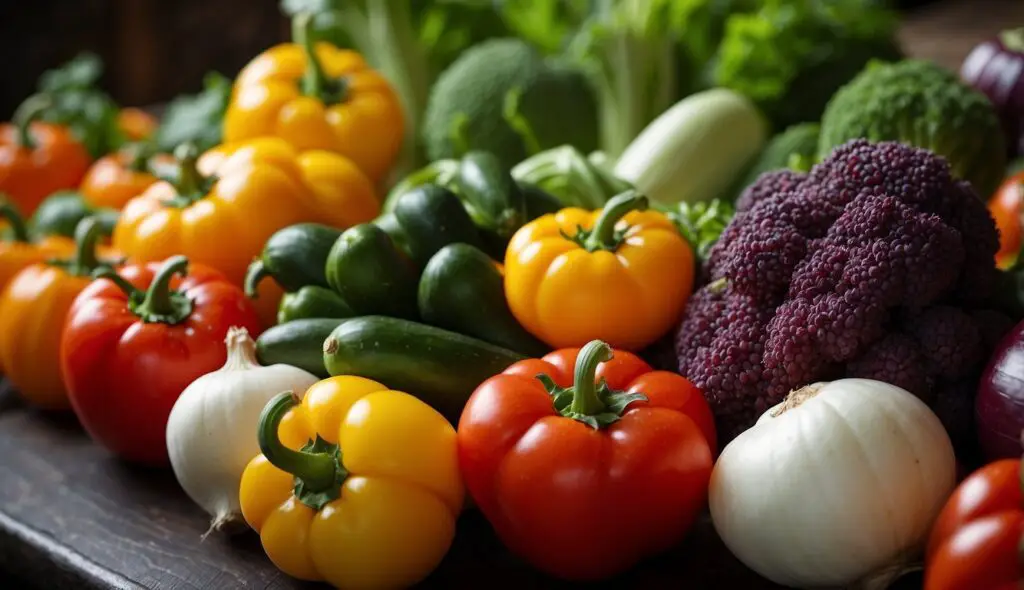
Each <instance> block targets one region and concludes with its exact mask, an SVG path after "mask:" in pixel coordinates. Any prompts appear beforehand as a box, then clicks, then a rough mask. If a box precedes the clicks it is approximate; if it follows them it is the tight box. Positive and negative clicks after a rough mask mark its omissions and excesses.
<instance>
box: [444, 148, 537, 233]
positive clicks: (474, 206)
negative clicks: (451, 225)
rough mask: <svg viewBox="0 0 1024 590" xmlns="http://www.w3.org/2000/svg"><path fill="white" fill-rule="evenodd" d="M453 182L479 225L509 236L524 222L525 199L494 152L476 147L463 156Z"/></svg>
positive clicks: (525, 216)
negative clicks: (474, 150)
mask: <svg viewBox="0 0 1024 590" xmlns="http://www.w3.org/2000/svg"><path fill="white" fill-rule="evenodd" d="M455 185H456V187H457V188H458V191H459V194H460V195H461V196H462V199H463V204H464V205H465V206H466V209H467V210H468V211H469V214H470V217H471V218H472V219H473V221H474V222H475V223H476V224H477V226H479V227H480V228H481V229H483V230H487V231H491V232H494V233H496V234H497V235H498V237H500V238H502V239H504V240H508V239H509V238H511V237H512V234H514V233H515V232H516V231H517V230H518V229H519V228H520V227H522V226H523V224H524V223H526V218H527V214H526V199H525V198H524V196H523V193H522V191H520V190H519V186H518V185H517V184H516V182H515V180H513V178H512V174H511V173H510V172H509V171H508V170H505V169H504V168H503V167H502V165H501V163H500V162H499V161H498V158H497V157H495V156H494V155H493V154H491V153H488V152H479V151H476V152H469V153H468V154H466V155H465V156H463V157H462V160H461V162H460V163H459V171H458V175H457V176H456V179H455Z"/></svg>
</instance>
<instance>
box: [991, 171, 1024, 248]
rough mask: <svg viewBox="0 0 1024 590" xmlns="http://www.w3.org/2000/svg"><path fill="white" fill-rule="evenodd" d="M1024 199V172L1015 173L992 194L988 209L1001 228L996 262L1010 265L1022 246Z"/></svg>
mask: <svg viewBox="0 0 1024 590" xmlns="http://www.w3.org/2000/svg"><path fill="white" fill-rule="evenodd" d="M1022 200H1024V172H1020V173H1017V174H1014V175H1013V176H1011V177H1009V178H1007V179H1006V181H1005V182H1003V184H1002V185H1001V186H1000V187H999V190H997V191H996V194H995V195H993V196H992V199H991V200H989V202H988V210H989V212H990V213H991V214H992V217H993V218H994V219H995V221H996V228H998V229H999V252H998V253H997V254H996V264H998V265H999V266H1000V267H1001V268H1005V267H1007V266H1009V264H1010V263H1012V262H1013V260H1014V259H1015V258H1016V257H1017V252H1019V251H1020V246H1021V201H1022Z"/></svg>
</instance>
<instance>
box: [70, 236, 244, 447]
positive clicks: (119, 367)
mask: <svg viewBox="0 0 1024 590" xmlns="http://www.w3.org/2000/svg"><path fill="white" fill-rule="evenodd" d="M186 267H188V272H187V275H185V276H184V277H183V278H179V277H178V276H177V275H178V274H179V273H180V274H185V272H186ZM232 326H240V327H243V328H246V329H247V330H249V333H250V334H252V335H253V336H254V337H255V336H256V335H257V334H258V333H259V330H260V323H259V320H258V318H257V315H256V311H255V309H254V308H253V307H252V304H251V303H250V302H249V300H248V299H246V297H245V294H244V293H243V292H242V290H241V289H240V288H239V287H237V286H235V285H234V284H233V283H230V282H229V281H228V280H227V278H225V277H224V275H222V274H221V273H220V272H219V271H216V270H214V269H212V268H208V267H205V266H202V265H199V264H192V265H188V261H187V260H186V259H185V258H184V257H182V256H176V257H173V258H169V259H168V260H167V261H165V262H164V263H162V264H159V263H149V264H141V265H132V266H127V267H124V269H123V270H122V271H121V274H120V276H119V277H118V275H112V276H111V277H110V278H106V279H100V280H97V281H94V282H93V283H92V284H91V285H89V286H88V287H87V288H86V289H85V290H84V291H83V292H82V293H81V294H80V295H79V296H78V297H77V298H76V299H75V302H74V304H73V305H72V307H71V311H70V313H69V314H68V318H67V320H66V323H65V325H64V333H63V340H62V343H61V365H62V367H63V371H64V377H65V379H66V381H67V388H68V397H69V398H70V400H71V405H72V407H73V408H74V410H75V413H76V414H77V415H78V418H79V420H80V421H81V422H82V425H83V426H84V427H85V429H86V430H87V431H88V432H89V434H90V435H91V436H92V438H93V439H95V440H96V441H97V442H99V443H100V444H102V445H103V446H105V447H106V448H107V449H108V450H109V451H110V452H112V453H113V454H115V455H118V456H120V457H122V458H124V459H126V460H129V461H133V462H139V463H146V464H153V465H163V464H166V463H167V462H168V457H167V444H166V441H165V430H166V427H167V418H168V416H169V415H170V413H171V408H172V407H174V402H175V401H177V399H178V396H179V395H181V392H182V391H184V389H185V387H187V386H188V385H189V384H190V383H192V381H194V380H195V379H197V378H198V377H200V376H202V375H205V374H206V373H210V372H212V371H215V370H217V369H219V368H220V367H222V366H223V365H224V362H225V361H226V360H227V349H226V348H225V345H224V338H225V336H226V335H227V332H228V329H229V328H231V327H232Z"/></svg>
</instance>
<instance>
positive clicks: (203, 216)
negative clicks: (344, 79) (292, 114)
mask: <svg viewBox="0 0 1024 590" xmlns="http://www.w3.org/2000/svg"><path fill="white" fill-rule="evenodd" d="M177 156H178V160H179V163H180V168H181V171H180V174H179V179H178V181H177V185H172V184H171V183H169V182H166V181H160V182H157V183H156V184H153V185H151V186H150V187H149V188H148V189H146V191H145V192H144V193H142V195H140V196H139V197H136V198H134V199H132V200H131V201H129V202H128V204H127V205H125V207H124V209H122V211H121V218H120V219H119V220H118V222H117V225H116V226H115V227H114V240H113V243H114V246H115V248H117V249H118V250H120V251H122V252H124V253H125V254H127V255H128V256H130V257H131V258H132V259H133V260H135V261H138V262H154V261H163V260H166V259H167V258H169V257H171V256H175V255H178V254H182V255H184V256H186V257H188V259H189V260H190V261H191V262H193V263H197V264H201V265H204V266H211V267H213V268H216V269H217V270H219V271H221V272H223V273H224V274H225V275H226V276H227V277H228V279H229V280H230V281H232V282H233V283H235V284H236V285H239V286H242V284H243V281H244V279H245V272H246V269H247V268H248V266H249V262H250V261H251V260H252V259H253V258H254V257H255V256H257V255H258V254H259V253H260V250H262V248H263V244H264V242H266V241H267V238H269V237H270V236H271V235H272V234H273V233H274V232H275V231H277V230H278V229H280V228H282V227H284V226H287V225H291V224H293V223H299V222H301V221H307V220H308V219H309V217H310V216H311V213H310V212H309V210H308V208H307V206H306V199H307V193H306V188H305V187H304V185H303V183H302V178H301V175H300V173H299V171H298V169H297V168H296V167H295V166H294V165H293V164H294V163H293V162H290V161H286V160H281V159H280V158H279V157H278V154H277V152H275V151H273V150H267V149H263V147H262V146H261V145H253V146H247V147H245V148H243V149H239V150H237V151H236V152H235V153H234V154H232V156H231V157H229V158H227V159H225V160H224V161H223V162H221V164H220V165H219V166H218V167H217V168H216V175H217V176H216V178H214V177H211V176H206V175H203V174H200V173H199V171H198V169H197V167H196V163H197V159H198V158H197V156H198V154H196V152H195V150H194V149H191V146H188V145H183V146H181V147H180V148H179V150H178V153H177ZM280 297H281V291H280V289H279V288H277V286H276V285H274V284H273V282H271V281H264V282H263V283H262V284H261V285H260V290H259V300H258V301H257V310H258V311H259V312H260V317H261V319H262V320H263V321H264V323H265V325H268V326H269V325H272V324H273V322H274V317H275V316H276V315H277V305H278V302H279V301H280Z"/></svg>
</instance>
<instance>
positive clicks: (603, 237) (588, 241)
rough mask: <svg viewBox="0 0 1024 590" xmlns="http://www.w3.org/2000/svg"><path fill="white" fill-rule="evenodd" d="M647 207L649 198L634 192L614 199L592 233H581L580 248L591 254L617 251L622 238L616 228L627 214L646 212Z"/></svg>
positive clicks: (578, 238) (602, 213)
mask: <svg viewBox="0 0 1024 590" xmlns="http://www.w3.org/2000/svg"><path fill="white" fill-rule="evenodd" d="M647 206H648V202H647V197H645V196H642V195H640V194H639V193H637V192H636V191H634V190H629V191H626V192H624V193H622V194H621V195H618V196H616V197H612V199H611V200H609V201H608V203H606V204H605V206H604V209H602V210H601V215H600V216H598V218H597V221H595V222H594V227H592V228H591V229H590V231H586V232H581V235H579V236H577V238H576V239H577V241H578V242H579V243H580V246H582V247H583V248H585V249H586V250H588V251H590V252H594V251H597V250H615V249H616V248H618V246H619V243H620V242H621V241H622V240H621V237H620V236H618V235H617V234H616V231H615V226H616V225H617V224H618V223H619V221H620V220H621V219H622V218H623V217H625V216H626V214H628V213H630V212H632V211H645V210H646V209H647Z"/></svg>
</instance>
